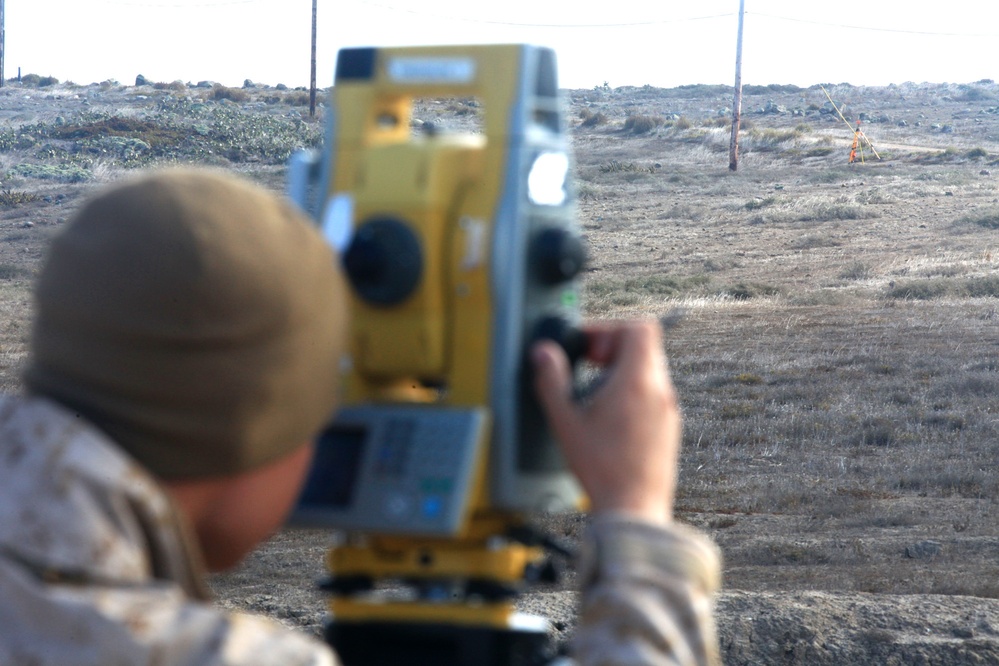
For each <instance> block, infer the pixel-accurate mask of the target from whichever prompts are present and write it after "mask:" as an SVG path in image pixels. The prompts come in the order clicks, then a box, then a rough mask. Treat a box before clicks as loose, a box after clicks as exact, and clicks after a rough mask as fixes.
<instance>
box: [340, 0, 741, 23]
mask: <svg viewBox="0 0 999 666" xmlns="http://www.w3.org/2000/svg"><path fill="white" fill-rule="evenodd" d="M355 1H356V2H357V4H361V5H368V6H369V7H378V8H380V9H387V10H389V11H393V12H400V13H404V14H413V15H415V16H426V17H428V18H443V19H449V20H452V21H462V22H464V23H476V24H479V25H504V26H512V27H516V28H570V29H578V28H630V27H636V26H645V25H663V24H667V23H686V22H689V21H705V20H709V19H716V18H726V17H729V16H735V15H736V14H735V13H734V12H728V13H726V14H712V15H709V16H686V17H681V18H673V19H645V20H638V21H622V22H616V23H607V22H600V23H528V22H521V21H498V20H494V19H476V18H472V17H470V16H453V15H450V14H444V13H441V12H430V11H422V10H417V9H410V8H408V7H396V6H395V5H388V4H384V3H381V2H372V1H371V0H355Z"/></svg>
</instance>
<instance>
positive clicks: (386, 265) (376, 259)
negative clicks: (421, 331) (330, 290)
mask: <svg viewBox="0 0 999 666" xmlns="http://www.w3.org/2000/svg"><path fill="white" fill-rule="evenodd" d="M343 268H344V272H345V273H346V274H347V279H348V280H350V284H351V285H352V286H353V287H354V290H355V291H356V292H357V294H358V295H359V296H360V297H361V298H362V299H364V300H365V301H367V302H369V303H371V304H372V305H381V306H389V305H395V304H397V303H401V302H402V301H404V300H406V299H407V298H408V297H409V296H410V295H411V294H412V293H413V292H414V291H415V290H416V287H417V286H418V285H419V284H420V278H421V276H422V275H423V254H422V252H421V250H420V239H419V238H418V237H417V235H416V234H415V233H414V232H413V230H412V229H410V227H409V226H408V225H407V224H405V223H404V222H402V221H400V220H397V219H395V218H392V217H375V218H371V219H369V220H367V221H365V222H364V223H362V224H361V226H360V227H358V229H357V231H355V232H354V239H353V240H352V241H351V243H350V247H348V248H347V251H346V252H345V253H344V255H343Z"/></svg>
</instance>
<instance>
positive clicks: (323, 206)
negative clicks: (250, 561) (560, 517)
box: [288, 45, 586, 666]
mask: <svg viewBox="0 0 999 666" xmlns="http://www.w3.org/2000/svg"><path fill="white" fill-rule="evenodd" d="M441 98H445V99H450V100H461V101H462V103H464V104H466V105H467V106H468V108H469V109H471V110H473V111H474V113H475V114H476V115H478V114H479V113H481V114H482V115H481V131H478V132H464V133H449V132H446V131H442V130H440V129H439V128H438V127H437V126H436V125H426V124H421V123H419V122H418V121H416V120H415V119H414V105H415V104H416V103H417V101H418V100H421V99H423V100H428V99H441ZM327 115H328V122H329V125H328V134H327V143H326V146H325V148H324V150H322V151H321V152H319V153H303V154H300V155H298V156H296V157H295V158H293V160H292V162H291V164H290V165H289V183H288V188H289V194H290V195H291V197H292V198H293V199H294V200H295V201H297V202H298V203H299V205H300V206H302V208H303V209H305V210H306V211H307V212H308V213H309V214H310V215H312V216H313V217H314V218H315V219H316V221H317V223H318V224H319V225H320V226H321V228H322V229H323V232H324V233H325V234H326V236H327V238H328V239H329V240H330V242H332V243H333V244H334V245H336V246H337V247H338V248H339V249H340V250H341V258H342V264H343V268H344V272H345V274H346V276H347V279H348V281H349V284H350V286H351V301H350V317H351V323H350V345H349V358H348V359H346V360H345V370H344V397H343V400H342V402H341V405H342V408H341V409H340V410H339V412H338V413H337V415H336V417H335V419H334V421H333V422H332V423H331V424H330V425H329V427H328V428H327V429H326V430H325V431H324V432H323V433H322V434H321V435H320V436H319V438H318V440H317V447H316V456H315V462H314V464H313V468H312V470H311V472H310V474H309V478H308V480H307V481H306V487H305V490H304V491H303V493H302V497H301V499H300V500H299V503H298V506H297V508H296V510H295V513H294V516H293V521H294V522H296V523H298V524H305V525H311V526H325V527H331V528H335V529H336V530H338V531H339V532H340V534H341V535H342V537H341V540H340V542H339V543H338V544H337V545H335V546H334V547H333V548H331V550H330V552H329V554H328V556H327V562H326V564H327V569H328V571H329V574H330V580H329V582H328V584H327V585H326V588H327V589H328V590H329V591H330V592H331V593H332V600H331V602H330V611H331V621H330V623H329V625H328V628H327V639H328V640H329V642H330V643H331V644H332V645H333V646H334V647H335V648H336V649H337V651H338V653H339V655H340V657H341V658H342V659H343V661H344V662H345V663H346V664H347V665H348V666H355V665H357V664H396V663H398V664H402V663H405V664H407V665H409V664H413V663H435V664H449V663H452V664H464V663H467V664H480V665H485V666H488V665H490V664H497V665H498V664H513V663H518V664H519V663H524V664H534V663H544V661H546V660H547V658H549V657H550V655H547V654H546V650H547V649H548V647H547V632H546V623H545V622H544V620H542V619H541V618H532V617H529V616H523V615H521V614H518V613H516V612H515V609H514V602H513V599H514V597H515V596H516V594H517V593H518V592H519V591H520V590H521V589H522V587H523V585H524V584H525V581H531V580H534V579H538V578H539V577H540V576H542V574H543V573H544V572H545V570H546V569H545V559H544V553H543V550H542V548H541V547H540V545H541V544H542V541H541V540H538V539H536V538H534V535H533V534H532V533H531V532H530V531H529V530H528V529H525V526H526V516H527V515H528V514H530V513H532V512H537V511H554V510H566V509H578V508H580V506H581V504H582V501H583V498H582V495H581V491H580V489H579V487H578V485H577V483H576V481H575V479H574V478H573V477H572V475H571V473H570V472H569V471H568V470H567V469H566V467H565V464H564V461H563V459H562V457H561V454H560V451H559V449H558V446H557V444H556V442H555V441H554V440H553V439H552V437H551V435H550V433H549V431H548V428H547V426H546V424H545V422H544V418H543V417H542V414H541V411H540V408H539V406H538V404H537V402H536V400H535V397H534V391H533V384H532V377H531V372H530V365H529V363H528V354H527V350H528V349H529V348H530V346H531V344H532V343H533V342H534V341H536V340H538V339H540V338H551V339H554V340H556V341H558V342H559V343H560V344H562V346H563V347H564V348H565V349H566V351H567V353H568V354H569V356H570V359H573V360H575V359H578V358H580V357H582V356H583V355H584V353H585V346H586V342H585V337H584V336H583V335H582V334H581V333H580V332H579V329H578V323H579V317H580V314H579V312H580V310H579V290H578V280H577V275H578V273H579V272H580V270H581V268H582V264H583V259H584V250H583V245H582V241H581V236H580V233H579V229H578V226H577V223H576V220H575V215H574V208H573V207H574V195H573V193H572V191H571V185H570V182H569V180H570V179H569V168H570V159H569V147H568V140H567V138H566V135H565V128H564V122H563V118H562V111H561V100H560V98H559V96H558V86H557V77H556V63H555V54H554V52H553V51H551V50H550V49H545V48H538V47H532V46H526V45H490V46H441V47H411V48H348V49H343V50H341V51H340V53H339V56H338V59H337V65H336V80H335V85H334V87H333V91H332V98H331V106H330V108H329V109H328V110H327ZM396 582H401V583H403V584H404V587H403V588H402V589H400V588H399V586H398V585H395V586H392V585H387V583H396ZM386 588H388V589H387V591H386Z"/></svg>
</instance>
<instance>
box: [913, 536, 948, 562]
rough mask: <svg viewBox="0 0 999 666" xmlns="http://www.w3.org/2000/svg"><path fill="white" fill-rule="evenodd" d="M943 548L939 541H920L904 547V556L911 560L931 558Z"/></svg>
mask: <svg viewBox="0 0 999 666" xmlns="http://www.w3.org/2000/svg"><path fill="white" fill-rule="evenodd" d="M942 550H943V546H941V545H940V542H939V541H931V540H929V539H927V540H926V541H920V542H918V543H914V544H912V545H911V546H906V547H905V556H906V557H908V558H910V559H913V560H932V559H933V558H935V557H936V556H937V555H939V554H940V552H941V551H942Z"/></svg>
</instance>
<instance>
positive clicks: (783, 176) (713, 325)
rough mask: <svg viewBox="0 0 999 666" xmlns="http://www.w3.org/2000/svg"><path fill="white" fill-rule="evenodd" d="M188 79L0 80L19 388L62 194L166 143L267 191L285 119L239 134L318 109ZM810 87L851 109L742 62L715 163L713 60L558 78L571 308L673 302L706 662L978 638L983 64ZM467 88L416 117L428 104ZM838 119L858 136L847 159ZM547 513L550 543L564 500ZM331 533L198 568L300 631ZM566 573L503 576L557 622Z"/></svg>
mask: <svg viewBox="0 0 999 666" xmlns="http://www.w3.org/2000/svg"><path fill="white" fill-rule="evenodd" d="M183 88H184V89H183V90H180V89H178V87H177V86H174V88H173V89H170V88H166V87H163V88H154V87H152V86H142V87H135V86H120V85H112V84H108V83H106V84H104V85H94V86H68V85H59V86H54V87H52V88H50V89H36V88H23V87H17V86H8V87H6V88H4V89H2V90H0V386H2V388H3V390H8V391H17V390H20V386H19V381H18V373H19V371H20V369H21V368H22V367H23V364H24V362H25V358H26V354H27V342H28V335H29V330H30V318H31V300H30V288H31V284H32V280H33V278H34V276H35V275H36V274H37V271H38V269H39V266H40V262H41V260H42V257H43V255H44V251H45V248H46V246H47V243H48V241H49V239H50V238H51V236H52V234H54V233H57V232H58V229H59V227H60V226H61V225H62V224H63V223H64V222H65V221H66V219H67V218H68V217H69V216H70V215H71V214H72V211H73V210H74V208H75V207H76V206H77V205H78V204H79V203H80V201H81V200H82V199H83V197H85V196H86V194H87V193H89V192H91V191H93V189H94V188H97V187H101V186H103V185H105V184H107V183H109V182H113V181H114V180H116V179H118V178H120V177H121V176H122V175H124V174H126V173H127V172H128V170H130V169H134V168H141V167H145V166H150V165H157V164H163V163H176V162H196V163H209V164H214V165H217V166H222V167H224V168H228V169H232V170H235V171H238V172H240V173H244V174H246V175H248V176H250V177H252V178H254V179H256V180H258V181H259V182H261V183H263V184H265V185H267V186H269V187H272V188H274V189H280V187H281V185H282V183H283V180H284V168H283V166H282V164H283V157H282V155H281V152H280V150H281V149H283V148H282V147H283V146H284V144H282V145H281V146H278V145H276V144H271V143H266V142H265V141H264V140H263V139H262V138H261V136H263V135H267V136H271V137H273V136H279V135H280V136H283V135H281V132H285V131H287V132H288V134H287V136H288V137H290V138H288V139H287V141H289V142H292V143H294V142H295V141H300V142H301V143H303V144H305V145H307V144H308V143H309V141H310V140H312V139H311V138H310V137H314V136H315V135H316V132H319V131H321V124H320V123H319V122H316V121H311V120H310V119H308V118H307V117H304V116H303V114H302V110H301V108H299V107H295V106H292V105H290V104H286V103H284V102H283V101H282V96H283V95H288V94H290V92H285V91H276V90H274V89H264V88H261V89H257V90H251V91H249V94H248V97H247V98H246V99H243V100H238V101H234V100H225V99H219V100H216V99H206V98H205V97H206V94H207V93H206V92H204V91H200V90H196V89H193V88H190V89H188V88H186V87H183ZM827 89H828V90H829V93H830V94H831V95H832V96H833V98H834V99H835V100H836V101H837V104H838V105H840V106H841V107H844V109H843V110H844V114H845V115H846V116H847V119H848V122H844V121H843V120H842V119H840V118H838V117H837V116H836V114H835V113H830V112H828V111H830V110H831V109H829V108H828V107H826V102H827V99H826V97H825V94H824V93H823V92H822V90H821V89H819V88H817V87H813V88H807V89H792V88H790V87H786V86H772V87H769V88H765V87H751V88H747V91H746V97H745V100H744V105H743V120H744V123H743V131H742V133H741V137H740V144H741V152H740V164H739V169H738V170H737V171H736V172H732V171H730V170H729V169H728V163H729V156H728V142H729V127H728V125H727V124H726V123H727V122H728V120H727V119H728V117H729V114H730V109H731V106H732V92H731V90H729V89H726V88H725V87H723V86H690V87H686V88H680V89H669V90H663V89H657V88H648V87H646V88H619V89H610V88H597V89H594V90H574V91H567V94H566V98H567V116H568V118H569V121H570V125H571V130H570V131H571V133H572V139H573V144H574V150H575V159H576V167H575V181H576V189H577V192H578V196H579V201H578V204H579V205H578V208H579V217H580V223H581V224H582V226H583V229H584V232H585V235H586V241H587V245H588V248H589V255H590V258H589V262H588V266H587V273H586V278H585V294H584V296H585V304H586V305H585V307H586V309H587V312H588V314H589V315H590V316H591V317H596V318H616V317H631V316H643V317H649V316H651V317H660V316H663V315H666V314H669V313H672V314H675V315H682V316H680V319H679V324H678V325H677V326H675V328H672V329H671V330H670V331H669V333H668V339H667V343H666V346H667V352H668V354H669V356H670V363H671V368H672V371H673V375H674V379H675V381H676V384H677V386H678V389H679V391H680V394H681V401H682V403H683V408H684V414H685V438H684V445H685V450H684V453H683V458H682V472H681V479H680V490H679V497H678V503H677V516H678V519H680V520H682V521H684V522H687V523H690V524H693V525H695V526H697V527H699V528H702V529H704V530H705V531H707V532H708V533H709V534H710V535H711V536H712V537H713V538H714V539H715V540H716V541H717V542H718V543H719V545H720V546H721V548H722V550H723V552H724V555H725V561H726V564H725V572H724V574H725V591H724V592H723V593H722V594H721V595H720V597H719V599H718V612H717V617H718V625H719V632H720V638H721V645H722V650H723V655H724V657H725V661H726V663H728V664H873V663H879V664H880V663H883V664H920V663H922V664H971V663H976V664H977V663H980V664H987V663H999V561H997V558H996V554H997V551H999V518H997V515H999V513H997V511H996V506H997V503H999V477H997V476H996V474H995V463H996V454H995V450H996V446H997V444H999V419H997V418H996V414H997V413H999V407H997V405H996V401H995V396H996V395H997V391H999V361H997V360H996V359H997V348H999V335H997V331H996V322H997V320H999V314H997V313H999V300H997V299H999V274H997V272H996V268H997V264H999V238H997V233H999V182H997V180H996V179H997V177H999V87H997V86H996V85H995V84H994V83H992V82H989V81H982V82H977V83H968V84H939V85H938V84H918V85H917V84H900V85H897V86H890V87H885V88H859V87H853V86H846V85H839V86H827ZM184 100H186V101H184ZM275 100H276V101H275ZM470 108H472V109H474V108H475V107H474V106H473V107H470ZM475 113H477V111H469V107H468V106H467V105H464V104H453V103H426V104H423V105H422V106H421V107H420V108H419V111H418V114H417V115H418V118H419V119H420V120H423V121H429V122H433V123H435V124H439V125H441V126H443V127H444V128H445V129H446V128H447V127H448V126H449V125H451V126H456V127H459V128H460V127H463V126H465V124H466V123H467V122H468V120H469V116H470V115H471V116H474V115H475ZM861 114H863V115H862V116H861ZM108 118H129V119H132V120H142V121H145V122H146V123H147V124H145V125H143V124H133V125H129V127H132V128H133V131H132V133H129V132H123V133H120V134H118V135H114V136H115V137H116V138H114V140H113V141H112V140H111V138H109V137H110V136H111V135H110V134H108V135H106V136H97V137H93V136H90V137H88V138H86V139H80V138H79V137H73V136H70V134H69V133H65V132H63V133H60V132H59V131H58V129H57V128H62V127H66V126H73V127H77V126H79V127H80V128H94V127H99V128H102V131H105V132H110V131H111V130H110V129H108V128H112V127H114V126H113V125H111V124H109V123H107V120H108ZM858 118H861V119H862V121H863V122H862V125H861V127H862V129H863V131H864V132H865V135H866V137H868V138H869V139H870V143H869V144H862V145H863V147H864V150H863V154H862V156H863V162H862V163H861V162H859V161H858V162H857V163H855V164H849V163H848V156H849V150H850V144H851V142H852V140H853V138H854V134H853V128H855V127H856V125H855V121H856V119H858ZM258 122H259V123H269V124H266V125H260V126H259V127H261V128H262V129H261V130H260V132H256V129H255V133H250V132H243V133H238V132H235V131H234V130H233V127H234V126H249V125H251V124H252V123H258ZM99 123H103V124H99ZM183 123H189V124H190V127H191V128H192V129H191V130H190V131H188V132H185V131H181V130H179V129H178V128H183V127H187V125H183ZM646 126H647V128H646ZM253 127H254V128H257V127H258V125H253ZM167 130H169V132H168V131H167ZM223 130H225V131H226V132H228V134H224V133H223ZM143 132H145V134H143ZM190 137H194V138H195V139H197V141H196V142H194V143H191V142H190V141H189V138H190ZM112 138H113V137H112ZM135 141H139V142H140V143H135ZM158 142H160V143H158ZM289 145H290V144H289ZM163 146H166V148H164V147H163ZM247 146H252V147H253V148H252V150H251V149H250V148H247ZM167 148H169V150H168V149H167ZM101 151H103V152H101ZM171 151H172V152H171ZM875 151H876V154H875ZM879 157H880V159H879ZM546 522H547V524H549V525H550V526H551V527H553V528H554V529H555V531H556V532H557V533H558V534H559V536H562V537H564V538H567V539H568V540H570V541H572V540H574V539H576V538H578V536H579V534H580V530H581V529H582V527H581V526H582V525H583V521H581V520H579V519H577V518H576V517H567V518H562V519H549V520H547V521H546ZM329 541H330V535H328V534H324V533H321V532H316V531H292V530H288V531H284V532H282V533H280V534H279V535H277V536H276V537H275V538H274V539H272V540H271V541H269V542H268V543H266V544H265V545H264V546H262V547H261V548H260V549H259V550H258V551H256V552H255V553H254V554H253V555H252V556H251V557H250V558H248V560H247V561H246V562H245V563H244V564H243V565H242V566H241V567H239V568H238V569H237V570H235V571H233V572H231V573H228V574H226V575H222V576H217V577H214V578H213V579H212V586H213V588H214V589H215V591H216V594H217V595H218V601H219V603H220V604H222V605H223V606H225V607H229V608H241V609H250V610H254V611H256V612H261V613H265V614H267V615H270V616H272V617H275V618H277V619H279V620H280V621H282V622H285V623H287V624H289V625H292V626H298V627H302V628H304V629H305V630H306V631H315V632H317V631H319V628H320V626H321V622H322V614H323V598H322V595H321V594H320V593H319V592H318V591H317V590H316V587H315V581H316V580H317V579H318V578H320V577H321V576H322V565H321V561H322V555H323V553H324V552H325V550H326V548H327V547H328V544H329ZM571 583H572V580H571V577H570V578H569V580H568V581H567V582H566V583H565V584H563V585H561V586H556V587H554V588H552V589H544V588H539V589H537V590H532V591H530V592H529V593H527V594H526V595H525V596H524V597H523V599H522V600H521V605H522V607H523V609H524V610H527V611H529V612H533V613H537V614H541V615H544V616H546V617H548V618H549V619H550V620H551V621H552V625H553V632H554V633H555V634H556V636H557V638H558V640H565V639H567V638H568V637H569V636H570V635H571V633H572V631H573V626H574V621H573V612H574V604H575V596H574V592H572V591H571Z"/></svg>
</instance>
